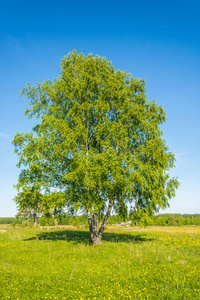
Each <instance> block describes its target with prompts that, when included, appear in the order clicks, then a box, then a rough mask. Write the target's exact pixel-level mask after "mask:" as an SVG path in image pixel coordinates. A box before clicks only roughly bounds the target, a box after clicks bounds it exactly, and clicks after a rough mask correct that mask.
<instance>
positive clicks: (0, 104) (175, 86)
mask: <svg viewBox="0 0 200 300" xmlns="http://www.w3.org/2000/svg"><path fill="white" fill-rule="evenodd" d="M0 7H1V9H0V217H2V216H4V217H7V216H14V215H15V214H16V212H17V210H16V206H15V203H14V202H13V200H12V199H13V197H14V196H15V195H16V193H17V192H16V190H15V189H14V188H13V184H16V182H17V177H18V175H19V170H18V169H17V168H16V163H17V157H16V155H14V153H13V151H14V148H13V146H12V145H11V141H12V139H13V137H14V135H15V134H16V133H17V132H19V133H22V132H29V131H30V130H31V128H32V126H33V124H34V121H33V120H31V121H30V120H28V119H27V118H26V117H25V116H24V110H25V108H26V107H27V105H28V102H27V100H26V99H25V98H21V97H20V91H21V90H22V89H23V88H24V87H25V85H26V83H27V82H29V83H30V84H31V85H35V83H36V82H37V81H39V82H43V81H44V80H45V79H53V78H55V77H57V76H58V74H59V70H60V67H59V63H60V60H61V59H62V58H63V56H64V55H66V54H67V53H68V52H70V51H72V50H73V49H77V51H78V52H79V53H80V52H83V53H84V54H88V53H91V52H92V53H94V54H98V55H101V56H106V57H107V58H108V59H109V60H111V61H112V64H113V65H114V66H115V68H116V69H121V70H127V71H128V72H130V73H132V75H133V77H138V78H144V79H145V80H146V83H147V95H148V99H149V100H153V99H156V101H157V103H159V104H160V105H162V106H163V107H164V108H165V109H166V112H167V117H168V120H167V122H166V123H165V124H164V125H163V126H162V129H163V132H164V138H165V139H166V141H167V145H168V146H169V149H170V151H172V152H173V153H174V154H175V155H176V159H177V162H176V168H175V169H173V170H172V171H171V175H172V176H178V178H179V181H180V182H181V185H180V187H179V189H178V191H177V195H176V197H175V198H174V199H172V200H171V201H170V208H169V209H167V210H165V212H171V213H200V172H199V170H200V155H199V153H200V134H199V133H200V18H199V15H200V2H199V0H196V1H194V0H191V1H185V0H180V1H179V0H173V1H172V0H168V1H162V0H159V1H158V0H157V1H156V0H155V1H152V0H140V1H139V0H138V1H135V0H132V1H126V0H124V1H116V0H115V1H112V0H110V1H109V0H107V1H98V0H97V1H88V0H85V1H83V0H82V1H76V0H75V1H64V0H62V1H61V0H57V1H50V0H48V1H46V0H40V1H37V0H35V1H32V0H29V1H20V0H18V1H10V0H5V1H4V0H0Z"/></svg>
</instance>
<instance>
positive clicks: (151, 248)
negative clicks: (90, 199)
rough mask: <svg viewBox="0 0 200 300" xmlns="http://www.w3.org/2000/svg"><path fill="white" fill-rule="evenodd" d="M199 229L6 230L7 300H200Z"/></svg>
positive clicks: (1, 235) (0, 260) (1, 266)
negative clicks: (96, 240) (93, 240)
mask: <svg viewBox="0 0 200 300" xmlns="http://www.w3.org/2000/svg"><path fill="white" fill-rule="evenodd" d="M199 238H200V227H195V226H190V227H149V228H146V229H140V228H133V227H126V228H116V227H108V228H107V230H106V232H105V233H104V235H103V243H104V245H99V246H91V245H90V237H89V232H88V231H87V230H83V229H78V228H76V227H71V228H58V229H54V228H49V229H47V228H37V229H33V228H13V227H7V228H3V227H1V228H0V299H2V300H6V299H15V300H22V299H25V300H28V299H34V300H36V299H66V300H67V299H74V300H75V299H78V300H81V299H82V300H83V299H87V300H88V299H91V300H93V299H105V300H108V299H200V259H199V258H200V240H199Z"/></svg>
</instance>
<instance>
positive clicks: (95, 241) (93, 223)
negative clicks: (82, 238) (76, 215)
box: [87, 212, 103, 245]
mask: <svg viewBox="0 0 200 300" xmlns="http://www.w3.org/2000/svg"><path fill="white" fill-rule="evenodd" d="M87 215H88V224H89V229H90V236H91V241H92V245H102V244H103V243H102V242H101V241H100V239H99V237H98V233H97V213H94V215H93V217H92V215H91V213H90V212H88V214H87Z"/></svg>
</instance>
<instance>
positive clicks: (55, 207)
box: [42, 192, 67, 227]
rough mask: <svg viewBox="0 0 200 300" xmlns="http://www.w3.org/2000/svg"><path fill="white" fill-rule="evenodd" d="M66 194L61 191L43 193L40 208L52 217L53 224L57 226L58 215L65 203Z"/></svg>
mask: <svg viewBox="0 0 200 300" xmlns="http://www.w3.org/2000/svg"><path fill="white" fill-rule="evenodd" d="M66 202H67V200H66V195H65V193H63V192H51V193H50V194H46V195H43V198H42V210H43V211H44V212H45V214H49V215H52V216H53V217H54V225H55V227H58V217H59V216H60V215H61V214H62V213H63V207H64V206H65V205H66Z"/></svg>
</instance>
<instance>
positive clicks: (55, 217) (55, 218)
mask: <svg viewBox="0 0 200 300" xmlns="http://www.w3.org/2000/svg"><path fill="white" fill-rule="evenodd" d="M56 214H57V209H56V208H54V226H55V227H58V219H57V215H56Z"/></svg>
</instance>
